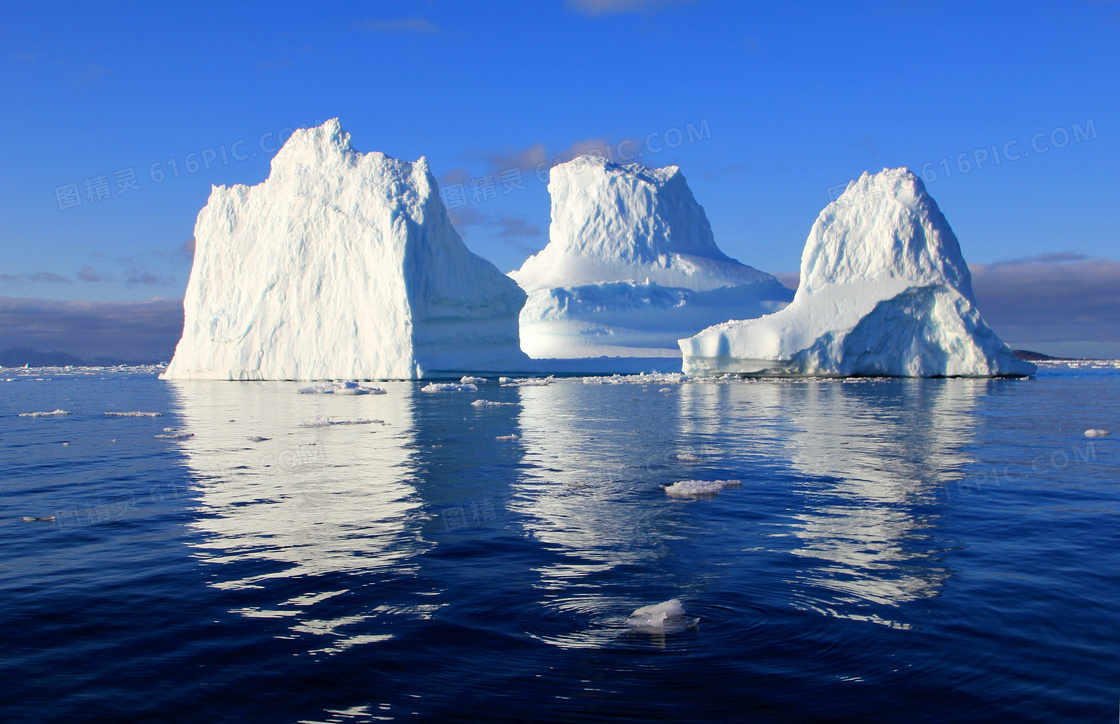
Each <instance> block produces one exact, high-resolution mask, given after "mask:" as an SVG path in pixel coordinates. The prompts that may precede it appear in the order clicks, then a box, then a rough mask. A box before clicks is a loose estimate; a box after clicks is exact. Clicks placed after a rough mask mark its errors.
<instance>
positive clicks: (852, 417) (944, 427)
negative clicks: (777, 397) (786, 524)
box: [783, 379, 989, 623]
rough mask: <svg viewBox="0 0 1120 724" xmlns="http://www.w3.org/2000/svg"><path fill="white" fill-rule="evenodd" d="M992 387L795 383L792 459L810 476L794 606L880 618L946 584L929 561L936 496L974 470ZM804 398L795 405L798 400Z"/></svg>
mask: <svg viewBox="0 0 1120 724" xmlns="http://www.w3.org/2000/svg"><path fill="white" fill-rule="evenodd" d="M987 384H989V383H988V382H985V381H975V380H962V379H949V380H852V381H846V382H835V381H817V382H813V383H809V384H807V385H803V386H798V387H787V388H785V389H786V393H787V394H786V395H784V397H785V398H786V399H785V400H784V405H783V406H784V407H785V408H786V409H788V410H791V411H793V412H794V413H795V414H794V416H793V420H792V422H793V424H794V427H795V430H794V431H793V432H792V434H791V437H790V441H789V454H790V460H791V462H792V464H793V465H794V467H795V468H796V469H797V470H798V471H799V472H800V473H802V474H803V475H804V476H806V477H808V478H809V479H810V480H809V481H807V482H806V483H805V484H804V486H803V489H802V490H801V491H800V493H801V495H802V496H803V498H804V500H805V502H804V504H803V505H800V506H797V510H798V512H797V513H796V515H795V516H794V518H795V522H794V526H795V530H794V534H795V535H796V537H797V538H798V539H799V545H798V547H796V548H795V549H794V550H793V551H792V552H793V553H794V554H795V555H797V556H801V557H804V558H810V559H816V560H817V561H819V564H818V565H816V566H813V567H810V568H808V569H806V570H804V571H803V572H802V574H801V575H802V578H801V583H802V589H803V591H804V597H803V598H802V599H801V600H800V601H798V602H797V605H800V606H803V607H807V608H813V609H816V610H820V611H822V612H824V613H828V614H829V615H836V616H841V617H845V618H857V619H868V620H875V621H878V622H880V623H892V622H889V621H886V620H884V619H883V618H882V617H881V611H880V612H879V613H875V612H869V611H868V610H867V604H873V605H874V606H892V607H897V606H899V605H901V604H903V603H906V602H908V601H913V600H915V599H919V598H924V597H928V596H932V595H934V594H935V593H936V592H937V590H938V589H939V588H940V587H941V586H942V585H943V583H944V581H945V579H946V578H947V577H948V575H949V574H948V571H946V570H945V569H944V568H942V567H939V566H936V565H932V564H931V562H930V558H931V555H933V554H934V553H935V551H932V550H930V547H931V545H933V544H932V543H931V542H930V537H931V536H930V532H931V531H930V530H929V529H930V528H931V526H932V525H933V521H934V517H933V514H932V513H931V512H929V511H928V503H929V502H930V501H931V499H932V496H933V495H934V492H935V490H936V489H937V488H938V487H940V486H942V485H944V484H945V483H947V482H949V481H951V480H954V479H959V477H960V475H961V471H962V470H963V469H964V467H965V466H967V465H968V464H969V463H970V460H969V458H968V456H967V454H966V452H965V450H966V448H967V446H968V444H969V443H970V442H971V440H972V437H973V426H974V423H973V422H972V418H971V416H970V415H969V413H970V411H971V410H972V409H973V407H974V404H975V396H976V395H977V394H980V393H981V392H982V390H983V388H984V386H985V385H987ZM794 398H796V399H794Z"/></svg>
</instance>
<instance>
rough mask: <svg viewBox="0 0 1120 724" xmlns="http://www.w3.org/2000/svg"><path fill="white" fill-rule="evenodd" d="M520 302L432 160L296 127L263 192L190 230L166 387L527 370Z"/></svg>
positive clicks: (332, 127) (237, 193)
mask: <svg viewBox="0 0 1120 724" xmlns="http://www.w3.org/2000/svg"><path fill="white" fill-rule="evenodd" d="M524 302H525V293H524V292H522V291H521V289H520V288H519V287H518V286H517V284H515V283H514V282H513V281H512V280H510V279H509V278H508V277H507V276H505V275H504V274H502V273H501V272H500V271H499V270H498V269H497V268H496V267H494V265H492V264H491V263H490V262H488V261H486V260H484V259H482V258H481V257H478V256H476V255H474V254H473V253H471V251H470V250H469V249H467V247H466V246H465V245H464V244H463V241H462V239H461V238H460V236H459V234H458V233H457V232H456V231H455V229H454V227H453V226H452V225H451V221H450V220H449V219H448V216H447V211H446V209H445V208H444V206H443V203H442V201H441V200H440V196H439V193H438V186H437V183H436V180H435V177H434V176H433V175H432V172H431V170H430V169H429V168H428V161H427V159H425V158H421V159H420V160H418V161H416V162H413V163H408V162H405V161H400V160H397V159H394V158H390V157H389V156H386V155H385V154H383V153H365V154H363V153H359V152H357V151H355V150H354V149H353V147H352V146H351V145H350V135H349V134H348V133H346V132H345V131H343V129H342V127H341V126H340V125H339V122H338V120H337V119H334V120H330V121H327V122H326V123H324V124H323V125H322V126H320V127H318V128H310V129H303V130H297V131H296V132H295V133H293V134H292V136H291V138H290V139H289V140H288V141H287V143H285V144H284V146H283V148H281V149H280V151H279V152H278V153H277V155H276V157H275V158H274V159H273V160H272V168H271V172H270V173H269V177H268V179H267V180H266V181H264V182H263V183H261V184H258V185H257V186H253V187H248V186H242V185H235V186H232V187H229V188H227V187H224V186H216V187H214V188H213V190H212V191H211V194H210V198H209V200H208V201H207V204H206V206H205V208H203V209H202V211H201V212H200V213H199V215H198V221H197V224H196V226H195V256H194V265H193V267H192V269H191V276H190V281H189V283H188V285H187V292H186V298H185V300H184V311H185V324H184V328H183V337H182V339H181V340H180V341H179V345H178V347H177V348H176V350H175V356H174V358H173V359H172V360H171V363H170V364H169V365H168V367H167V370H166V371H165V372H164V373H163V375H162V378H163V379H231V380H270V379H283V380H332V379H351V380H369V379H418V378H422V377H454V378H458V377H459V376H460V375H462V374H463V372H486V371H505V370H510V369H524V367H525V365H524V364H523V363H524V362H526V361H527V358H526V357H525V356H524V355H523V354H522V352H521V350H520V348H519V344H518V329H517V315H518V313H519V312H520V311H521V307H522V306H523V305H524Z"/></svg>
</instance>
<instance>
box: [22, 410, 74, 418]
mask: <svg viewBox="0 0 1120 724" xmlns="http://www.w3.org/2000/svg"><path fill="white" fill-rule="evenodd" d="M73 414H74V413H72V412H70V411H69V410H51V411H50V412H21V413H19V416H20V417H61V416H62V415H73Z"/></svg>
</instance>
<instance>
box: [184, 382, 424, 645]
mask: <svg viewBox="0 0 1120 724" xmlns="http://www.w3.org/2000/svg"><path fill="white" fill-rule="evenodd" d="M168 384H169V385H170V387H171V389H172V394H173V396H174V399H175V400H176V402H177V407H178V410H177V412H178V413H179V414H180V415H181V418H182V419H183V421H184V423H185V425H186V426H187V431H188V432H191V433H194V435H193V437H189V438H186V439H183V440H182V441H181V442H180V446H181V448H182V451H183V453H184V455H185V457H186V462H187V464H188V465H189V467H190V468H191V469H192V471H193V472H194V477H195V480H196V481H197V482H196V485H197V488H198V500H199V504H200V506H201V508H200V510H199V511H198V514H197V515H196V516H195V517H194V518H193V519H192V521H191V523H190V525H191V527H192V528H193V529H194V530H195V531H196V532H197V533H198V534H199V535H198V536H195V537H193V538H192V541H193V545H195V546H196V548H197V554H198V556H199V557H200V558H201V559H202V560H203V561H204V562H205V563H206V564H208V565H209V566H212V573H213V578H212V579H211V583H210V585H211V586H213V587H215V588H218V589H222V590H227V591H231V592H236V591H239V590H243V589H256V592H255V593H254V595H253V597H252V600H253V601H255V602H258V603H257V605H253V606H245V607H240V608H234V609H233V610H234V611H235V612H237V613H240V614H242V615H245V616H249V617H265V618H291V619H292V625H291V631H292V632H293V633H299V634H311V635H315V636H326V637H328V638H330V639H331V644H330V645H329V646H327V647H325V648H323V649H321V650H322V651H336V650H340V649H343V648H346V647H348V646H351V645H354V644H357V643H365V642H369V641H377V640H383V639H384V638H388V637H390V636H391V632H390V631H389V629H388V628H387V627H386V626H385V625H379V626H372V625H370V623H371V621H372V620H373V619H374V618H376V617H377V616H379V615H381V614H383V613H385V612H386V611H387V608H386V607H385V606H381V607H380V608H378V607H374V608H373V609H370V608H369V606H368V602H367V603H366V604H363V606H364V608H359V610H358V611H355V610H354V609H355V606H353V605H350V606H349V607H348V606H347V604H348V603H350V604H352V601H347V597H346V594H347V593H348V592H349V591H351V590H353V589H355V588H358V587H361V586H368V585H369V584H370V582H371V579H372V581H373V582H374V583H375V584H376V583H378V582H383V581H386V580H391V579H400V578H402V577H408V576H410V575H414V574H415V571H416V567H417V564H416V563H415V559H416V556H417V555H418V554H420V553H422V552H423V551H424V550H425V549H426V547H427V545H428V544H426V543H424V541H423V539H422V537H421V536H420V534H419V528H420V525H421V522H422V518H423V516H422V515H421V514H420V509H421V506H422V502H421V501H420V499H419V497H418V496H417V495H416V489H415V487H414V482H415V476H416V470H415V465H414V461H413V455H414V445H412V441H413V439H414V437H415V430H414V425H413V419H412V395H413V389H412V386H411V385H410V384H407V383H395V384H394V383H390V384H388V385H386V386H387V387H388V390H389V394H386V395H365V396H353V395H350V396H346V395H300V394H297V392H296V390H297V387H298V386H297V385H296V384H294V383H282V382H259V383H229V382H208V381H192V382H187V383H182V382H173V381H172V382H169V383H168ZM326 421H330V422H332V423H356V424H324V423H325V422H326ZM261 589H264V590H265V591H266V592H271V591H275V596H276V603H275V605H270V606H261V605H260V604H259V601H260V600H261V598H262V597H263V598H264V599H265V600H269V599H270V595H268V594H266V595H264V596H262V595H261ZM343 601H346V603H343ZM427 608H429V607H428V606H427V605H426V604H424V603H423V602H418V603H417V604H416V605H415V606H412V607H409V606H403V607H402V606H399V605H398V606H395V607H394V608H393V611H394V612H395V613H404V614H410V615H416V616H424V615H426V614H427V613H430V612H429V611H427V610H426V609H427Z"/></svg>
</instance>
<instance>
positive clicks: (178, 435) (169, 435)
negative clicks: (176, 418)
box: [155, 427, 194, 440]
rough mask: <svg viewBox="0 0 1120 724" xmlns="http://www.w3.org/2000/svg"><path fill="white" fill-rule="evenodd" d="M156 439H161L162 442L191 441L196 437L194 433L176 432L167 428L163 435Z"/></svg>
mask: <svg viewBox="0 0 1120 724" xmlns="http://www.w3.org/2000/svg"><path fill="white" fill-rule="evenodd" d="M155 437H157V438H159V439H160V440H189V439H191V438H192V437H194V433H193V432H185V431H183V430H176V429H175V428H173V427H165V428H163V434H162V435H156V436H155Z"/></svg>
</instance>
